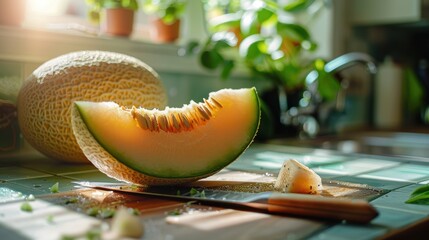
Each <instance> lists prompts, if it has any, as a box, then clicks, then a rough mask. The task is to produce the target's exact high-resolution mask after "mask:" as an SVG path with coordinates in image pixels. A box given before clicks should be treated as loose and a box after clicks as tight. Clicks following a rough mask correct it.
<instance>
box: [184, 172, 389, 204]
mask: <svg viewBox="0 0 429 240" xmlns="http://www.w3.org/2000/svg"><path fill="white" fill-rule="evenodd" d="M275 181H276V176H274V175H272V174H258V173H249V172H242V171H232V170H223V171H221V172H219V173H217V174H215V175H213V176H211V177H208V178H205V179H202V180H199V181H197V182H193V183H190V184H189V185H191V186H195V187H202V188H209V189H219V190H226V191H236V192H251V193H259V192H269V191H275V189H274V183H275ZM322 184H323V191H321V192H319V193H318V194H320V195H322V196H326V197H344V198H350V199H365V200H368V201H370V200H373V199H375V198H377V197H379V196H381V195H383V194H385V193H386V192H385V190H381V189H377V188H374V187H371V186H368V185H366V184H356V183H349V182H341V181H335V180H323V181H322Z"/></svg>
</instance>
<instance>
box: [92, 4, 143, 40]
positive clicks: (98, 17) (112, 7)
mask: <svg viewBox="0 0 429 240" xmlns="http://www.w3.org/2000/svg"><path fill="white" fill-rule="evenodd" d="M86 2H87V4H88V5H89V6H90V10H89V18H90V20H91V21H92V22H94V23H97V24H99V25H100V30H101V32H102V33H104V34H107V35H114V36H123V37H128V36H129V35H131V33H132V32H133V27H134V12H135V11H136V10H137V9H138V3H137V0H86Z"/></svg>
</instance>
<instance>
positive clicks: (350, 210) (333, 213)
mask: <svg viewBox="0 0 429 240" xmlns="http://www.w3.org/2000/svg"><path fill="white" fill-rule="evenodd" d="M267 203H268V211H269V212H272V213H283V214H284V213H288V214H293V215H297V216H306V217H314V218H323V219H330V220H346V221H349V222H355V223H368V222H370V221H371V220H372V219H374V218H375V217H376V216H378V212H377V210H376V209H375V208H374V207H373V206H372V205H371V204H370V203H369V202H367V201H365V200H361V199H346V198H331V197H323V196H320V195H311V194H296V193H287V194H282V193H273V194H271V195H270V196H269V198H268V201H267Z"/></svg>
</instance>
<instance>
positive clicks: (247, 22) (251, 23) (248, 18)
mask: <svg viewBox="0 0 429 240" xmlns="http://www.w3.org/2000/svg"><path fill="white" fill-rule="evenodd" d="M240 30H241V33H242V34H243V35H244V36H249V35H251V34H255V33H257V32H258V18H257V15H256V12H254V11H246V12H245V13H244V14H243V17H242V18H241V20H240Z"/></svg>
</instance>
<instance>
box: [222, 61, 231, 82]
mask: <svg viewBox="0 0 429 240" xmlns="http://www.w3.org/2000/svg"><path fill="white" fill-rule="evenodd" d="M233 68H234V61H232V60H225V61H224V62H223V68H222V72H221V74H220V77H221V78H222V79H227V78H228V77H229V76H230V75H231V72H232V69H233Z"/></svg>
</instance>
